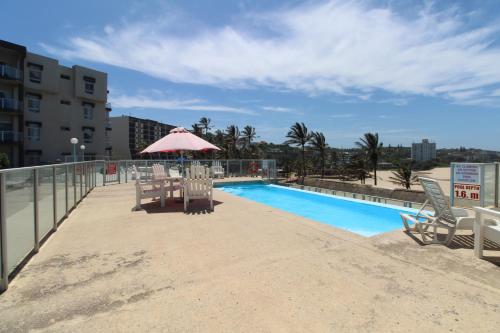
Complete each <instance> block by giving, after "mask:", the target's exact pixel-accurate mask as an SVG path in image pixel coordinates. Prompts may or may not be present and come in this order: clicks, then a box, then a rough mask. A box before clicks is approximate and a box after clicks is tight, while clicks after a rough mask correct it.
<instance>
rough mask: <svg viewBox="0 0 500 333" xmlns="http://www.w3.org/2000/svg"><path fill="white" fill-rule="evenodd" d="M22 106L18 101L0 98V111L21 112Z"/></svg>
mask: <svg viewBox="0 0 500 333" xmlns="http://www.w3.org/2000/svg"><path fill="white" fill-rule="evenodd" d="M21 106H22V104H21V103H19V101H18V100H17V99H13V98H0V111H7V112H21V111H22V108H21Z"/></svg>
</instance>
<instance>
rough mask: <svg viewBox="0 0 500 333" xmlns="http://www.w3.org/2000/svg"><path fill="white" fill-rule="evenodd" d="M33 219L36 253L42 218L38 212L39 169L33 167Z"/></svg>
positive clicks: (38, 247)
mask: <svg viewBox="0 0 500 333" xmlns="http://www.w3.org/2000/svg"><path fill="white" fill-rule="evenodd" d="M33 208H34V209H33V219H34V224H35V228H34V229H35V231H34V232H35V243H34V245H33V249H34V250H35V253H36V252H38V250H39V249H40V220H39V212H38V169H37V168H34V169H33Z"/></svg>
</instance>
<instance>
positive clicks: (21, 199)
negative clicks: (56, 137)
mask: <svg viewBox="0 0 500 333" xmlns="http://www.w3.org/2000/svg"><path fill="white" fill-rule="evenodd" d="M33 185H34V179H33V169H28V170H17V171H9V172H6V174H5V217H6V224H7V225H6V227H7V235H6V236H7V237H6V239H7V244H6V245H7V254H8V271H9V273H10V272H12V270H13V269H14V268H15V267H16V266H17V265H18V264H19V263H20V262H21V261H22V260H23V259H24V258H25V257H26V255H27V254H29V253H30V252H31V250H32V249H33V247H34V242H35V213H34V204H33V200H34V190H33V188H34V186H33Z"/></svg>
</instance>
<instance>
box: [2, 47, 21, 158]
mask: <svg viewBox="0 0 500 333" xmlns="http://www.w3.org/2000/svg"><path fill="white" fill-rule="evenodd" d="M25 58H26V48H25V47H24V46H21V45H17V44H13V43H9V42H6V41H2V40H0V153H5V154H6V155H7V156H8V158H9V161H10V164H11V165H12V166H19V165H23V157H24V155H23V154H24V151H23V130H24V125H23V123H24V121H23V118H24V117H23V116H24V115H23V96H24V91H23V80H24V77H23V71H24V63H25Z"/></svg>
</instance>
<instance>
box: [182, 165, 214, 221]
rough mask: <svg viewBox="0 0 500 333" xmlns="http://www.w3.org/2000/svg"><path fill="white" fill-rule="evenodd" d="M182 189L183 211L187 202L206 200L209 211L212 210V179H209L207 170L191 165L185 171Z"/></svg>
mask: <svg viewBox="0 0 500 333" xmlns="http://www.w3.org/2000/svg"><path fill="white" fill-rule="evenodd" d="M183 188H184V211H187V209H188V205H189V200H192V199H207V200H208V201H209V202H210V210H212V211H213V210H214V201H213V179H212V178H210V172H209V170H208V168H206V167H204V166H198V165H191V167H190V168H188V169H186V177H185V178H184V180H183Z"/></svg>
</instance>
